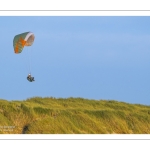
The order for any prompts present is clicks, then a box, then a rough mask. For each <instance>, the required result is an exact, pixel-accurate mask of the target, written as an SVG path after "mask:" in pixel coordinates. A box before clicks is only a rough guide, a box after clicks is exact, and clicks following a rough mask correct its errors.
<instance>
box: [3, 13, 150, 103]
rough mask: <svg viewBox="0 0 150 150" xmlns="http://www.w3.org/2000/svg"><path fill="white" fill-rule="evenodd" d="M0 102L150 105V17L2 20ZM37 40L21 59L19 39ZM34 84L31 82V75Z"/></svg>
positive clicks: (18, 18)
mask: <svg viewBox="0 0 150 150" xmlns="http://www.w3.org/2000/svg"><path fill="white" fill-rule="evenodd" d="M0 20H1V21H0V22H1V24H0V33H1V37H0V41H1V49H0V51H1V59H0V64H1V66H0V79H1V80H0V85H1V92H0V98H1V99H6V100H25V99H27V98H30V97H35V96H40V97H51V96H52V97H56V98H60V97H62V98H68V97H82V98H88V99H96V100H100V99H106V100H108V99H109V100H117V101H124V102H128V103H138V104H146V105H150V92H149V90H150V29H149V27H150V17H144V16H141V17H138V16H136V17H132V16H127V17H124V16H120V17H119V16H118V17H117V16H116V17H114V16H111V17H107V16H96V17H94V16H91V17H89V16H78V17H75V16H68V17H65V16H60V17H57V16H54V17H52V16H45V17H44V16H41V17H40V16H39V17H38V16H35V17H32V16H28V17H21V16H20V17H19V16H18V17H17V16H16V17H15V16H14V17H7V16H4V17H2V16H1V17H0ZM27 31H31V32H33V33H34V34H35V41H34V43H33V45H32V46H31V47H25V48H24V50H23V52H22V53H21V54H18V55H16V54H15V53H14V50H13V38H14V36H15V35H17V34H20V33H23V32H27ZM29 66H30V67H31V73H32V75H33V76H34V77H35V82H33V83H30V82H28V81H27V80H26V77H27V75H28V73H29Z"/></svg>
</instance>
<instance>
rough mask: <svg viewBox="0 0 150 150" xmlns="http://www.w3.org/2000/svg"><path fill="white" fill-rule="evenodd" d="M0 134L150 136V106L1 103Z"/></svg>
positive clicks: (79, 100)
mask: <svg viewBox="0 0 150 150" xmlns="http://www.w3.org/2000/svg"><path fill="white" fill-rule="evenodd" d="M0 133H1V134H150V106H146V105H139V104H129V103H124V102H118V101H114V100H109V101H107V100H89V99H83V98H73V97H70V98H66V99H65V98H53V97H45V98H41V97H33V98H30V99H27V100H24V101H6V100H0Z"/></svg>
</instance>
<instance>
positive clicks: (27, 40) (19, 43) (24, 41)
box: [13, 32, 35, 54]
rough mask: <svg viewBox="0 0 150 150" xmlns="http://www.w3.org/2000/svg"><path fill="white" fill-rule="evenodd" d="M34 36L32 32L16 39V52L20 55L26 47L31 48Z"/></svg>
mask: <svg viewBox="0 0 150 150" xmlns="http://www.w3.org/2000/svg"><path fill="white" fill-rule="evenodd" d="M34 38H35V36H34V34H33V33H32V32H25V33H22V34H18V35H16V36H15V37H14V40H13V46H14V52H15V53H16V54H19V53H21V52H22V50H23V48H24V46H31V45H32V44H33V42H34Z"/></svg>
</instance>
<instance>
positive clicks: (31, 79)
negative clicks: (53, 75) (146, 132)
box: [27, 74, 35, 82]
mask: <svg viewBox="0 0 150 150" xmlns="http://www.w3.org/2000/svg"><path fill="white" fill-rule="evenodd" d="M27 80H28V81H30V82H32V81H35V80H34V77H32V76H31V74H28V76H27Z"/></svg>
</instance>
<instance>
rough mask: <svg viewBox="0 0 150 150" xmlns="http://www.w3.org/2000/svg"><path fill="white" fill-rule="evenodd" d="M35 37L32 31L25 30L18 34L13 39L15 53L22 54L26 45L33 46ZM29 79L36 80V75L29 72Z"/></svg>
mask: <svg viewBox="0 0 150 150" xmlns="http://www.w3.org/2000/svg"><path fill="white" fill-rule="evenodd" d="M34 38H35V36H34V34H33V33H32V32H25V33H21V34H18V35H16V36H15V37H14V40H13V47H14V53H15V54H20V53H21V52H22V51H23V49H24V47H25V46H31V45H32V44H33V42H34ZM27 80H28V81H30V82H32V81H35V80H34V77H32V76H31V73H30V74H28V76H27Z"/></svg>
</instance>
